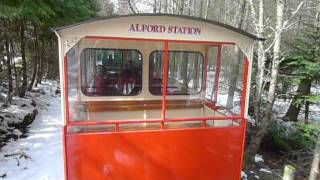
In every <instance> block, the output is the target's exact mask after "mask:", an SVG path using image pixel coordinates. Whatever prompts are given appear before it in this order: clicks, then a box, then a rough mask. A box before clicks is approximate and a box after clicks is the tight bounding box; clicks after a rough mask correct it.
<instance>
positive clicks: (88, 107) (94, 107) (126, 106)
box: [81, 100, 203, 112]
mask: <svg viewBox="0 0 320 180" xmlns="http://www.w3.org/2000/svg"><path fill="white" fill-rule="evenodd" d="M81 103H82V104H83V106H84V109H85V111H87V112H103V111H130V110H132V111H133V110H152V109H161V107H162V101H161V100H138V101H137V100H134V101H83V102H81ZM166 103H167V104H166V108H167V109H185V108H202V107H203V102H202V101H201V100H167V101H166Z"/></svg>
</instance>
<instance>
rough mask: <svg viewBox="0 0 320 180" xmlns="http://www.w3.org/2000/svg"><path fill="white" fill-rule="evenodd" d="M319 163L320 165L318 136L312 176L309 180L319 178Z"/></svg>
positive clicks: (319, 140)
mask: <svg viewBox="0 0 320 180" xmlns="http://www.w3.org/2000/svg"><path fill="white" fill-rule="evenodd" d="M319 163H320V135H318V139H317V144H316V147H315V148H314V153H313V160H312V165H311V169H310V175H309V179H308V180H316V179H317V177H318V176H319Z"/></svg>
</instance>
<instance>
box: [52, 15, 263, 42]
mask: <svg viewBox="0 0 320 180" xmlns="http://www.w3.org/2000/svg"><path fill="white" fill-rule="evenodd" d="M140 16H166V17H176V18H182V19H189V20H195V21H200V22H204V23H209V24H213V25H216V26H221V27H223V28H226V29H229V30H231V31H234V32H237V33H239V34H242V35H244V36H246V37H248V38H251V39H254V40H259V41H265V40H266V39H265V38H262V37H257V36H256V35H253V34H251V33H248V32H246V31H244V30H242V29H239V28H235V27H233V26H230V25H227V24H223V23H220V22H218V21H213V20H209V19H203V18H199V17H193V16H186V15H177V14H163V13H141V14H129V15H112V16H108V17H100V18H94V19H89V20H85V21H82V22H79V23H75V24H70V25H66V26H61V27H56V28H53V29H52V30H53V31H60V30H64V29H68V28H71V27H75V26H79V25H82V24H86V23H91V22H96V21H102V20H108V19H115V18H122V17H140Z"/></svg>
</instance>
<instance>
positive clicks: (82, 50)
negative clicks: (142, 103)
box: [79, 47, 143, 97]
mask: <svg viewBox="0 0 320 180" xmlns="http://www.w3.org/2000/svg"><path fill="white" fill-rule="evenodd" d="M87 49H91V50H92V49H93V50H108V51H112V50H113V51H114V50H120V51H121V60H122V62H123V52H122V51H135V52H137V53H138V54H140V55H141V80H142V81H141V90H140V92H139V93H138V94H135V95H116V96H115V95H97V94H95V95H92V96H90V95H88V94H86V93H84V92H83V89H82V85H83V84H82V82H83V81H82V80H83V79H82V67H83V66H82V65H83V61H82V60H81V55H82V53H83V52H84V51H85V50H87ZM79 59H80V60H79V61H80V70H79V71H80V72H79V73H80V83H79V84H80V89H81V94H82V95H84V96H86V97H134V96H139V95H141V92H142V90H143V55H142V53H141V51H139V50H138V49H118V48H92V47H89V48H83V49H81V52H80V54H79ZM121 65H122V64H121Z"/></svg>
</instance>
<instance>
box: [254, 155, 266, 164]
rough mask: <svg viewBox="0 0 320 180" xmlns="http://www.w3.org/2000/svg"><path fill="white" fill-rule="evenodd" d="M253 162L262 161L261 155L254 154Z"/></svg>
mask: <svg viewBox="0 0 320 180" xmlns="http://www.w3.org/2000/svg"><path fill="white" fill-rule="evenodd" d="M254 162H255V163H259V162H264V160H263V157H262V155H260V154H256V155H255V156H254Z"/></svg>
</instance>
